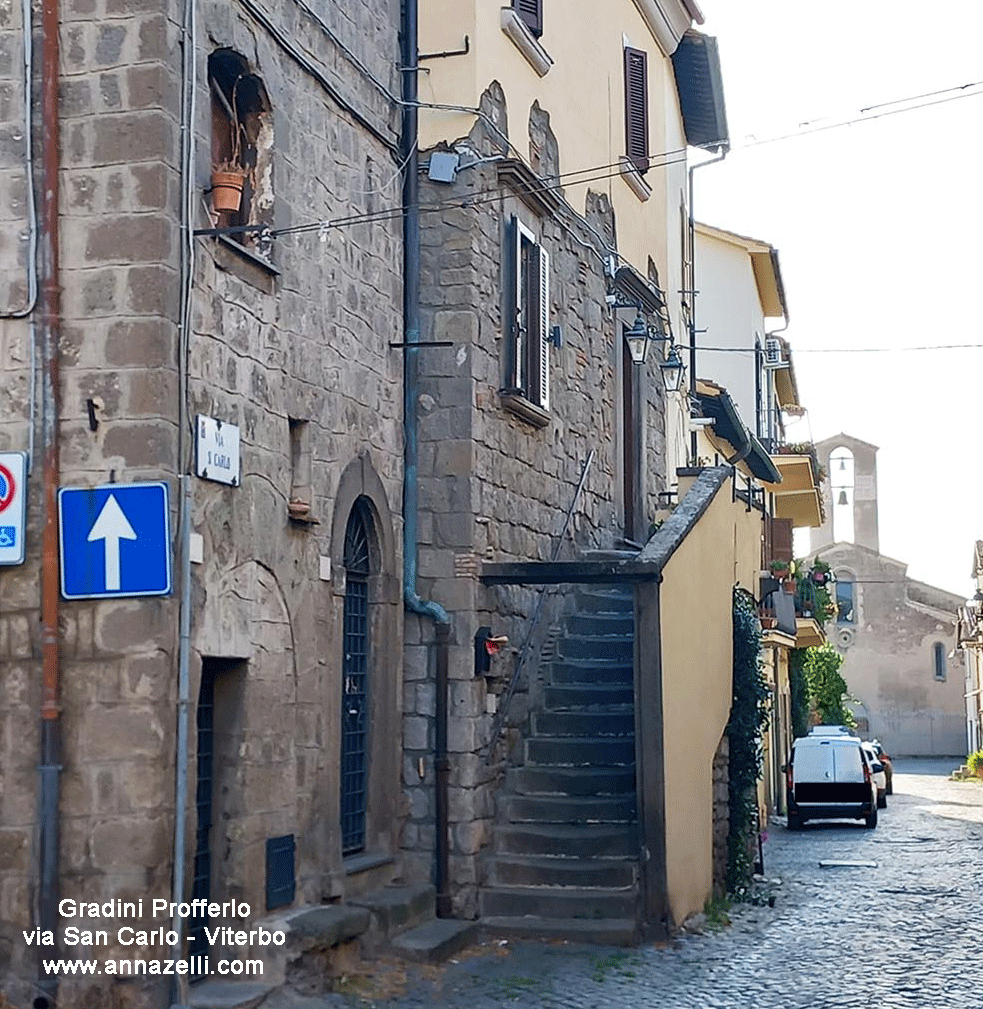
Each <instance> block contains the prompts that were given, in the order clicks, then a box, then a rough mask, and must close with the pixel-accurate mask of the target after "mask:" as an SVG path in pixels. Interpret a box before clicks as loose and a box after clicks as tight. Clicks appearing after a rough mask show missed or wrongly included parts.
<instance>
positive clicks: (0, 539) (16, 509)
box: [0, 452, 27, 565]
mask: <svg viewBox="0 0 983 1009" xmlns="http://www.w3.org/2000/svg"><path fill="white" fill-rule="evenodd" d="M26 524H27V453H26V452H0V564H3V565H9V564H23V563H24V540H25V538H26V537H25V526H26Z"/></svg>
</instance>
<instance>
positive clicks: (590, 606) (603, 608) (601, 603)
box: [577, 586, 635, 614]
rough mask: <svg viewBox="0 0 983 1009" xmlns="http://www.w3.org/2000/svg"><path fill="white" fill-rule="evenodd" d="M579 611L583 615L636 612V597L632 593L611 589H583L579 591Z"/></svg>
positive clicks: (600, 587) (601, 587) (599, 587)
mask: <svg viewBox="0 0 983 1009" xmlns="http://www.w3.org/2000/svg"><path fill="white" fill-rule="evenodd" d="M577 610H578V611H580V612H582V613H621V614H626V613H631V614H634V612H635V596H634V594H633V593H631V592H624V591H612V590H611V589H609V588H605V587H603V586H598V587H597V588H590V589H588V588H583V589H579V590H578V591H577Z"/></svg>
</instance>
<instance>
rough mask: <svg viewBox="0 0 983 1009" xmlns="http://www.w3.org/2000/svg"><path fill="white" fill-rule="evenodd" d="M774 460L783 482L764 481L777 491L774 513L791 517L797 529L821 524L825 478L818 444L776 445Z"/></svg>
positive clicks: (782, 516)
mask: <svg viewBox="0 0 983 1009" xmlns="http://www.w3.org/2000/svg"><path fill="white" fill-rule="evenodd" d="M771 460H772V462H773V463H774V464H775V466H776V468H777V469H778V471H779V473H781V474H782V482H781V483H776V484H765V486H766V487H767V489H768V490H769V491H771V492H772V493H773V494H774V495H775V517H776V518H782V519H790V520H791V522H792V525H793V526H794V527H795V528H796V529H808V528H815V527H818V526H821V525H822V524H823V520H824V518H825V514H824V511H823V496H822V491H821V490H820V486H821V484H822V482H823V480H825V479H826V474H825V473H824V472H823V469H822V466H820V465H819V459H818V457H817V456H816V449H815V446H814V445H812V444H809V443H801V444H796V445H776V446H775V447H774V448H772V449H771Z"/></svg>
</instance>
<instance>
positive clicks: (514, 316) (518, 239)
mask: <svg viewBox="0 0 983 1009" xmlns="http://www.w3.org/2000/svg"><path fill="white" fill-rule="evenodd" d="M522 231H523V228H522V225H521V224H520V223H519V219H518V218H517V217H513V218H512V227H511V229H510V233H509V256H510V263H509V267H510V269H511V273H512V276H511V282H512V283H511V288H512V293H511V299H510V304H509V327H508V332H507V334H506V336H507V338H508V339H509V340H510V342H511V350H510V352H509V354H508V365H507V367H508V380H507V382H506V385H507V386H508V387H509V388H511V389H518V388H519V381H520V378H521V375H522V326H521V321H522V320H521V314H522Z"/></svg>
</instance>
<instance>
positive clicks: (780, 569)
mask: <svg viewBox="0 0 983 1009" xmlns="http://www.w3.org/2000/svg"><path fill="white" fill-rule="evenodd" d="M768 570H769V571H771V573H772V575H773V576H774V577H775V578H777V579H778V580H779V581H782V580H783V579H784V578H787V577H788V572H789V564H788V561H778V560H775V561H772V562H771V563H770V564H769V565H768Z"/></svg>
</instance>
